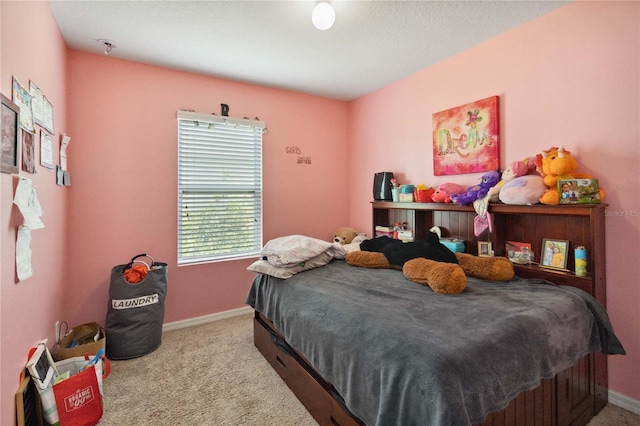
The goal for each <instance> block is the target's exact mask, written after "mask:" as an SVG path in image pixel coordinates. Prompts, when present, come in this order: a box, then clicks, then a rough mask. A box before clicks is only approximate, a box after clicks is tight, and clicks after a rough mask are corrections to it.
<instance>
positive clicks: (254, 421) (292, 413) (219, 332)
mask: <svg viewBox="0 0 640 426" xmlns="http://www.w3.org/2000/svg"><path fill="white" fill-rule="evenodd" d="M252 318H253V316H252V315H242V316H238V317H234V318H229V319H225V320H222V321H216V322H213V323H209V324H205V325H199V326H194V327H189V328H185V329H181V330H175V331H169V332H166V333H164V335H163V339H162V345H161V346H160V348H158V349H157V350H156V351H155V352H153V353H151V354H149V355H146V356H144V357H140V358H136V359H132V360H127V361H111V375H110V376H109V377H108V378H107V379H106V380H105V381H104V416H103V418H102V420H101V421H100V425H103V426H116V425H118V426H119V425H122V426H140V425H154V426H155V425H158V426H164V425H172V426H181V425H188V426H205V425H206V426H212V425H215V426H239V425H245V426H258V425H260V426H270V425H273V426H276V425H277V426H307V425H308V426H313V425H317V423H316V422H315V421H314V420H313V418H312V417H311V416H310V415H309V413H307V411H306V410H305V408H304V407H303V406H302V404H301V403H300V402H299V401H298V400H297V399H296V397H295V396H294V395H293V394H292V393H291V391H290V390H289V388H288V387H287V386H286V385H285V384H284V382H283V381H282V380H281V379H280V376H278V374H277V373H276V372H275V371H274V370H273V369H272V368H271V366H270V365H269V364H268V363H267V361H266V360H265V359H264V358H263V357H262V355H261V354H260V352H259V351H258V350H257V349H256V347H255V346H254V345H253V323H252ZM613 425H615V426H618V425H634V426H640V416H637V415H635V414H632V413H629V412H628V411H625V410H623V409H621V408H618V407H615V406H613V405H611V404H609V405H608V406H607V407H606V408H605V409H604V410H603V411H602V412H601V413H600V414H599V415H598V416H597V417H596V418H594V419H593V420H592V421H591V422H590V423H589V426H613Z"/></svg>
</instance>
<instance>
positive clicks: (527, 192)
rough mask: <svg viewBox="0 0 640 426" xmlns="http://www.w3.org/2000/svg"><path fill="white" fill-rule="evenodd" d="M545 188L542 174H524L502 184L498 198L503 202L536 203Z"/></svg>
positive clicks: (517, 203)
mask: <svg viewBox="0 0 640 426" xmlns="http://www.w3.org/2000/svg"><path fill="white" fill-rule="evenodd" d="M546 190H547V186H546V185H545V184H544V179H543V178H542V176H540V175H525V176H520V177H517V178H515V179H512V180H510V181H509V182H506V183H505V184H504V185H502V188H501V189H500V193H499V195H498V198H499V199H500V201H502V202H503V203H505V204H515V205H533V204H538V202H539V199H540V197H541V196H542V194H544V193H545V191H546Z"/></svg>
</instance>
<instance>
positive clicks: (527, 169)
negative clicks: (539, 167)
mask: <svg viewBox="0 0 640 426" xmlns="http://www.w3.org/2000/svg"><path fill="white" fill-rule="evenodd" d="M534 174H535V175H539V174H538V172H537V171H536V164H535V159H534V158H529V157H527V158H525V159H524V160H522V161H514V162H513V163H511V164H509V167H507V168H506V169H505V170H504V171H503V172H502V175H501V176H500V181H499V182H498V183H497V184H496V185H495V186H494V187H493V188H491V189H489V192H488V193H487V197H489V201H498V198H499V195H500V190H501V189H502V186H503V185H504V184H505V183H507V182H509V181H511V180H513V179H515V178H518V177H520V176H525V175H534Z"/></svg>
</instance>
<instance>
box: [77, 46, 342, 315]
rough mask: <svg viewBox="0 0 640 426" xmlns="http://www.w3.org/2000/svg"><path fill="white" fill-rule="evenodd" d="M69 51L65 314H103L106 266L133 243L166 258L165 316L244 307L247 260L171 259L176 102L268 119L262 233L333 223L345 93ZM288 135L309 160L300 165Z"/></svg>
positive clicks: (126, 255) (326, 231) (338, 204)
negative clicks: (323, 94)
mask: <svg viewBox="0 0 640 426" xmlns="http://www.w3.org/2000/svg"><path fill="white" fill-rule="evenodd" d="M69 59H70V60H69V81H70V82H71V83H70V96H69V98H68V102H69V114H70V116H71V117H73V120H72V121H71V130H72V131H71V135H72V145H73V147H72V149H71V151H72V154H71V155H72V158H71V160H70V168H71V170H72V171H73V187H72V188H71V190H70V197H71V204H70V209H71V211H73V212H74V222H73V224H72V228H73V229H72V230H71V233H70V258H71V259H72V265H71V267H72V268H73V269H74V270H76V271H77V272H78V274H77V275H75V276H74V277H71V278H70V284H71V288H72V289H73V293H74V294H73V295H72V294H70V295H69V300H70V303H69V308H68V309H69V310H70V317H71V318H74V319H75V320H83V319H89V318H97V319H101V318H104V314H105V312H106V300H107V291H108V286H109V272H110V270H111V268H112V267H113V266H114V265H117V264H122V263H126V262H127V261H128V260H129V259H130V258H131V257H132V256H133V255H135V254H137V253H142V252H147V253H149V254H151V255H152V256H154V257H155V258H156V259H158V260H161V261H164V262H167V263H168V264H169V291H168V297H167V301H166V314H165V321H166V322H172V321H177V320H184V319H188V318H193V317H197V316H201V315H206V314H211V313H214V312H220V311H225V310H229V309H233V308H238V307H242V306H244V298H245V296H246V293H247V291H248V288H249V285H250V282H251V277H252V276H253V275H252V274H250V273H249V272H247V271H246V270H245V268H246V266H247V265H248V264H249V263H250V262H252V261H253V260H255V259H246V260H239V261H233V262H218V263H209V264H202V265H197V266H181V267H177V265H176V252H177V243H176V238H177V236H176V223H177V216H176V210H177V189H176V174H177V157H176V153H177V147H176V132H177V130H176V118H175V117H176V111H177V110H178V109H180V108H190V109H194V110H196V111H200V112H216V113H218V114H219V113H220V104H221V103H226V104H228V105H229V106H230V115H231V116H239V117H244V116H247V117H256V116H257V117H259V118H260V119H261V120H263V121H265V122H266V123H267V127H268V133H267V134H266V135H265V136H264V215H265V216H264V217H265V222H264V229H265V232H264V238H265V241H266V240H268V239H271V238H274V237H277V236H281V235H285V234H291V233H304V234H307V235H311V236H314V237H317V238H322V239H329V238H331V237H332V235H333V231H334V229H335V228H337V227H338V226H342V225H343V221H344V218H346V217H347V194H346V192H344V191H336V189H337V188H336V187H337V185H336V183H338V182H344V181H346V178H347V159H346V155H344V153H345V152H346V143H347V130H346V129H347V118H346V115H347V114H346V111H347V105H346V104H345V103H343V102H338V101H333V100H327V99H322V98H318V97H312V96H306V95H302V94H296V93H292V92H285V91H281V90H275V89H269V88H264V87H258V86H252V85H247V84H241V83H233V82H229V81H225V80H220V79H215V78H209V77H204V76H199V75H195V74H189V73H184V72H179V71H173V70H168V69H162V68H158V67H152V66H147V65H142V64H138V63H133V62H127V61H120V60H115V59H112V58H107V57H104V56H102V55H91V54H86V53H80V52H70V54H69ZM96 106H98V107H96ZM292 146H295V147H298V148H299V149H300V150H301V152H302V155H303V156H307V157H310V158H311V164H310V165H306V164H298V162H297V160H298V155H296V154H290V153H287V147H292ZM319 177H327V179H328V181H327V182H324V181H322V179H321V178H319ZM327 200H331V207H329V206H328V205H327ZM318 212H322V214H321V215H318ZM309 218H313V220H310V219H309Z"/></svg>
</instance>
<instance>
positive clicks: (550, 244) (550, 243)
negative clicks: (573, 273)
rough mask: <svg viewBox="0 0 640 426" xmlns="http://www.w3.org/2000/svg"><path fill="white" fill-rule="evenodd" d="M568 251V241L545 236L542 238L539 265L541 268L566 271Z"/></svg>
mask: <svg viewBox="0 0 640 426" xmlns="http://www.w3.org/2000/svg"><path fill="white" fill-rule="evenodd" d="M568 253H569V241H566V240H552V239H549V238H545V239H543V240H542V251H541V252H540V266H541V267H543V268H550V269H558V270H561V271H567V270H568V269H567V257H568Z"/></svg>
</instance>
